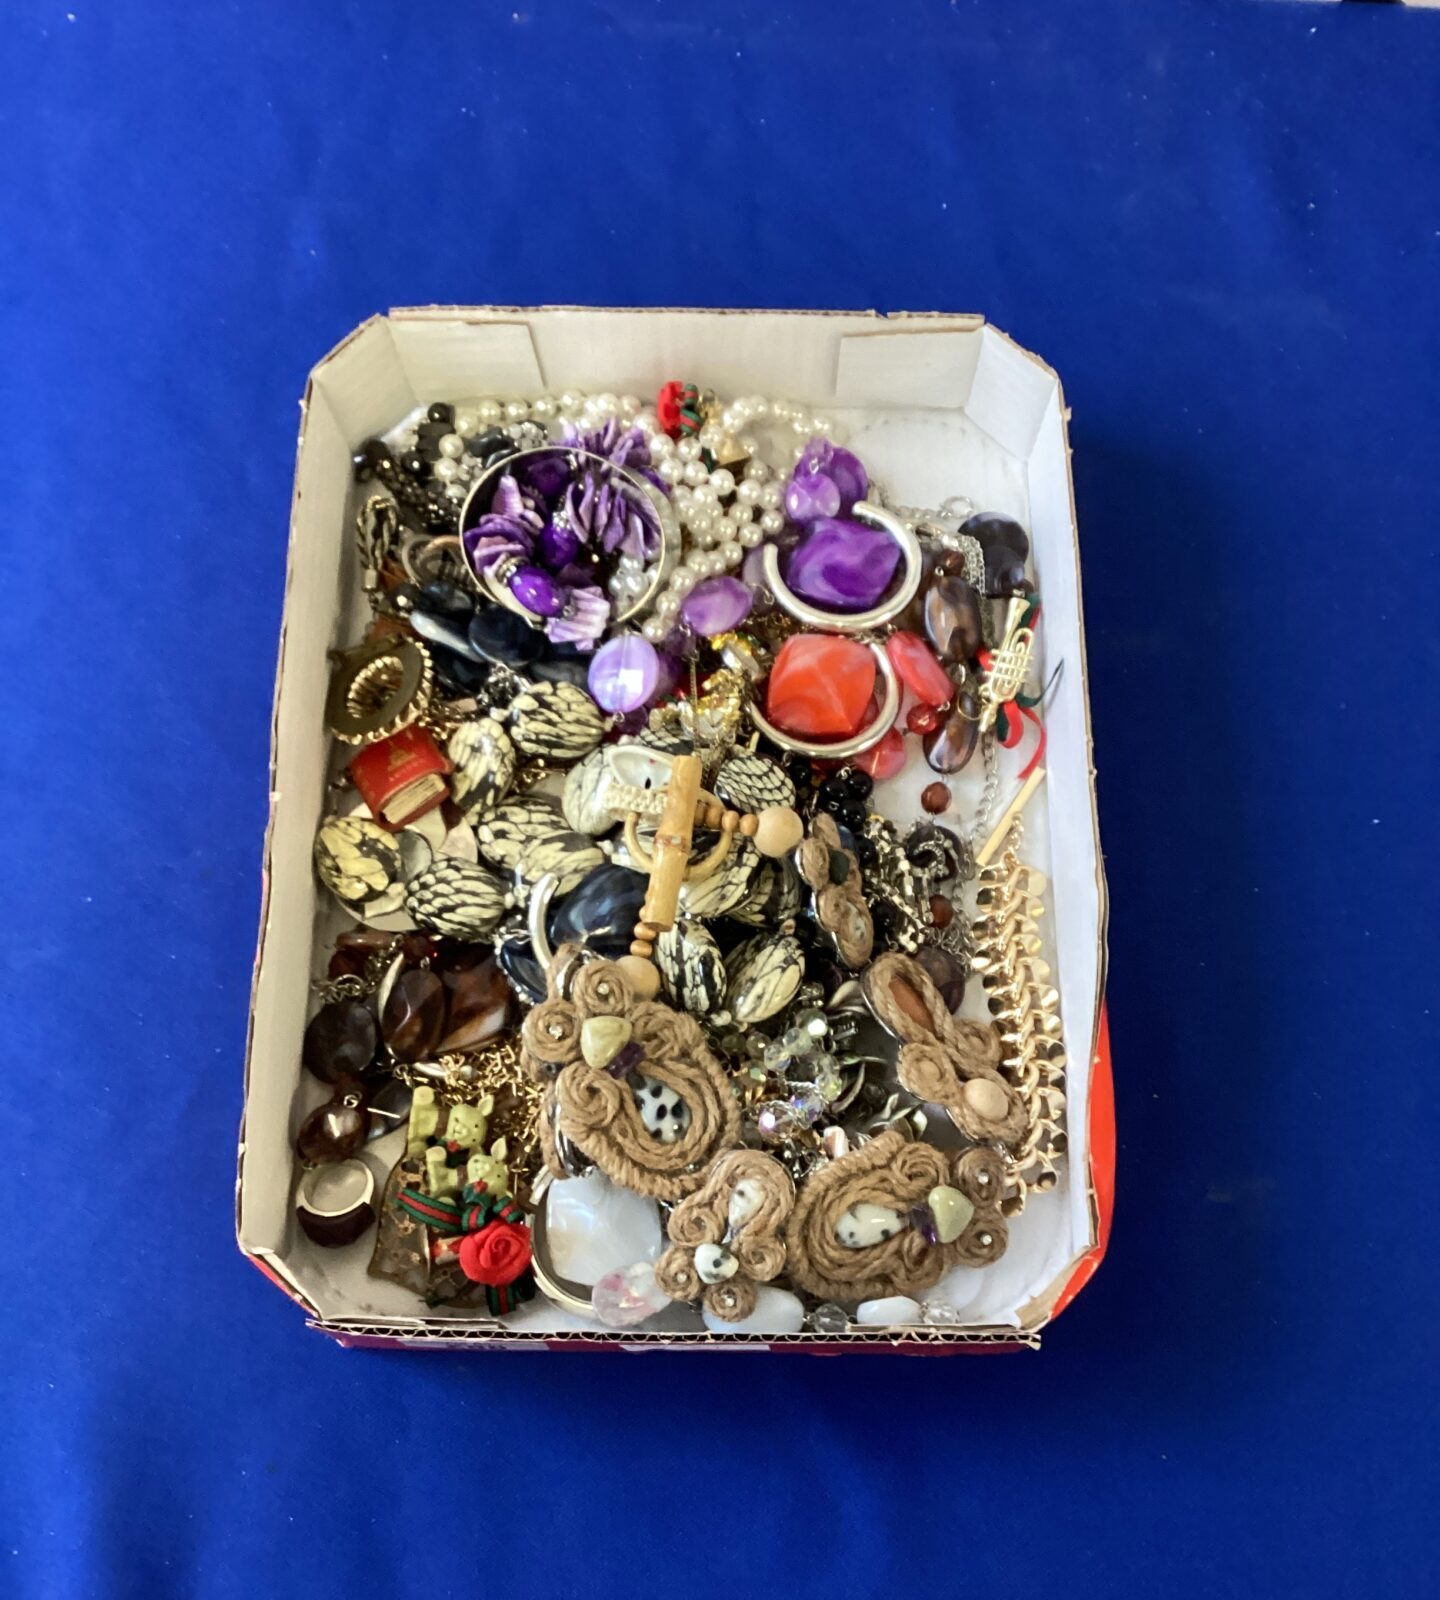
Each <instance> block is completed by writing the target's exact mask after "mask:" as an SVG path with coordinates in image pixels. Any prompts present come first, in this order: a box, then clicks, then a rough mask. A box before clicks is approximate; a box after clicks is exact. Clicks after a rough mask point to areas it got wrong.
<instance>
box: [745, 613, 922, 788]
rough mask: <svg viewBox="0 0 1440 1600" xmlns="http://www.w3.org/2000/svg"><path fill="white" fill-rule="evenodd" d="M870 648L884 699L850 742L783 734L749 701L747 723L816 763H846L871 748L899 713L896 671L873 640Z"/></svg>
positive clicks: (781, 746)
mask: <svg viewBox="0 0 1440 1600" xmlns="http://www.w3.org/2000/svg"><path fill="white" fill-rule="evenodd" d="M865 642H866V643H867V644H868V645H869V646H870V653H871V654H872V655H873V656H874V657H875V667H876V670H877V671H878V672H879V674H880V677H881V679H882V680H883V682H884V684H885V698H884V699H883V700H882V701H881V703H880V709H879V711H877V712H876V713H875V719H874V721H873V722H871V723H870V724H869V725H868V726H867V727H864V728H862V729H861V730H860V732H859V733H857V734H854V735H853V736H852V737H851V738H849V739H837V740H836V741H835V742H834V743H833V744H815V743H813V742H812V741H810V740H808V739H797V738H796V737H795V736H794V735H793V734H789V733H782V732H781V731H780V729H779V728H777V727H776V726H775V725H774V723H772V722H769V721H767V720H766V718H765V717H763V716H761V714H760V712H759V711H758V710H757V709H756V706H755V702H754V701H753V700H752V701H751V702H750V706H749V711H750V720H751V722H753V723H754V724H755V726H756V727H757V728H758V729H759V730H760V732H761V733H763V734H764V735H765V737H766V738H767V739H769V740H770V742H771V743H772V744H778V745H779V746H780V748H781V749H782V750H790V751H793V752H794V754H796V755H801V756H814V757H815V758H816V759H817V760H819V761H845V760H848V758H849V757H851V756H858V755H859V754H860V752H861V751H862V750H868V749H870V747H871V746H872V745H877V744H879V743H880V741H881V740H882V739H883V738H884V737H885V735H886V734H887V733H888V732H889V731H890V727H891V725H892V724H893V723H894V721H895V717H896V714H897V712H898V711H899V710H900V680H899V679H898V678H897V677H896V676H895V668H894V667H893V666H891V664H890V657H889V655H888V653H887V652H886V649H885V646H884V645H883V644H877V643H876V642H875V640H873V639H867V640H866V641H865Z"/></svg>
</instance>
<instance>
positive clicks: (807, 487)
mask: <svg viewBox="0 0 1440 1600" xmlns="http://www.w3.org/2000/svg"><path fill="white" fill-rule="evenodd" d="M839 514H840V488H839V485H838V484H837V483H836V482H835V480H834V479H833V478H829V477H827V476H826V475H825V474H824V473H823V472H801V471H800V470H799V468H796V470H795V472H794V474H793V475H792V477H791V479H790V481H789V483H787V484H786V485H785V515H786V516H787V517H789V519H790V520H791V522H802V523H803V522H814V521H816V520H817V519H818V518H820V517H834V516H838V515H839Z"/></svg>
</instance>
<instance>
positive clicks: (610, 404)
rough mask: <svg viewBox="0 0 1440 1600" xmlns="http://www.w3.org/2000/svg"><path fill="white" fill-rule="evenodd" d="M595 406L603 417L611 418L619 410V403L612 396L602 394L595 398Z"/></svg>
mask: <svg viewBox="0 0 1440 1600" xmlns="http://www.w3.org/2000/svg"><path fill="white" fill-rule="evenodd" d="M595 406H596V409H597V410H599V411H600V412H601V413H602V414H603V415H605V416H607V417H613V416H614V415H615V413H616V412H617V411H618V410H619V409H620V402H619V400H617V399H616V398H615V396H614V395H613V394H602V395H597V396H596V399H595Z"/></svg>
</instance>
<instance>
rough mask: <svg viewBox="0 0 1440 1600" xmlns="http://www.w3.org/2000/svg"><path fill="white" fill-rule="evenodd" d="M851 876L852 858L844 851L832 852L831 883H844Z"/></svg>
mask: <svg viewBox="0 0 1440 1600" xmlns="http://www.w3.org/2000/svg"><path fill="white" fill-rule="evenodd" d="M849 876H850V857H849V856H847V855H846V854H845V852H844V851H843V850H832V851H831V852H830V881H831V883H844V881H845V880H846V878H848V877H849Z"/></svg>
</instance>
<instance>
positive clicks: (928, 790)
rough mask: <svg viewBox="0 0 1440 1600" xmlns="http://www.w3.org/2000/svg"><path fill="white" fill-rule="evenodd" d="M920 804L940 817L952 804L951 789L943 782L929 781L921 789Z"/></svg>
mask: <svg viewBox="0 0 1440 1600" xmlns="http://www.w3.org/2000/svg"><path fill="white" fill-rule="evenodd" d="M920 804H921V805H922V806H924V808H925V809H926V810H927V811H928V812H929V813H930V815H931V816H932V817H938V816H939V815H940V813H941V812H942V811H944V810H945V809H946V808H947V807H948V806H949V804H950V790H949V788H948V786H947V785H945V784H943V783H927V784H926V785H925V787H924V788H923V789H922V790H921V791H920Z"/></svg>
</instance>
